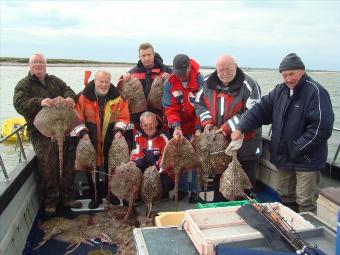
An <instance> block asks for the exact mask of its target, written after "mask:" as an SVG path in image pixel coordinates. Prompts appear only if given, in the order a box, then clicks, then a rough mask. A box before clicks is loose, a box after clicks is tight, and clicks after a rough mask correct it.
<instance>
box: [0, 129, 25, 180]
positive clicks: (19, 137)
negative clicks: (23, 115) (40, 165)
mask: <svg viewBox="0 0 340 255" xmlns="http://www.w3.org/2000/svg"><path fill="white" fill-rule="evenodd" d="M26 126H27V123H26V124H24V125H20V126H19V127H18V128H16V129H15V130H13V131H12V132H11V133H9V134H8V135H6V136H5V137H3V138H1V139H0V144H1V143H3V142H5V141H7V140H8V139H9V138H10V137H11V136H13V135H16V138H17V140H16V145H15V148H17V146H18V145H19V148H20V156H19V163H20V162H21V155H22V157H23V158H24V160H25V161H26V162H27V157H26V154H25V150H24V146H23V145H22V140H23V137H24V131H25V127H26ZM0 167H1V170H2V172H3V174H4V176H5V180H6V182H10V181H11V178H10V177H9V175H8V173H7V170H6V167H5V164H4V161H3V160H2V157H1V154H0Z"/></svg>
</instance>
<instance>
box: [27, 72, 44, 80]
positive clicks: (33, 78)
mask: <svg viewBox="0 0 340 255" xmlns="http://www.w3.org/2000/svg"><path fill="white" fill-rule="evenodd" d="M27 76H28V79H30V80H32V81H39V82H40V80H39V79H38V77H37V76H36V75H35V74H33V75H32V74H31V72H30V71H28V75H27ZM48 78H49V75H48V74H47V73H46V74H45V78H44V80H46V79H48Z"/></svg>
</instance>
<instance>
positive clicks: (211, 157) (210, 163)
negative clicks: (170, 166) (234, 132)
mask: <svg viewBox="0 0 340 255" xmlns="http://www.w3.org/2000/svg"><path fill="white" fill-rule="evenodd" d="M192 144H193V146H194V148H195V151H196V153H197V156H198V159H199V161H200V167H201V169H202V174H203V185H204V199H205V200H207V187H208V178H209V175H212V174H222V173H223V171H224V170H225V169H226V168H227V167H228V164H229V163H230V162H231V157H230V156H228V155H226V154H225V153H224V150H225V149H226V148H227V147H228V144H229V143H228V141H227V139H226V138H225V136H224V135H223V134H221V133H216V132H215V130H211V131H210V132H209V133H207V132H203V133H202V134H201V135H200V136H199V137H195V139H194V141H193V143H192ZM216 152H222V153H216Z"/></svg>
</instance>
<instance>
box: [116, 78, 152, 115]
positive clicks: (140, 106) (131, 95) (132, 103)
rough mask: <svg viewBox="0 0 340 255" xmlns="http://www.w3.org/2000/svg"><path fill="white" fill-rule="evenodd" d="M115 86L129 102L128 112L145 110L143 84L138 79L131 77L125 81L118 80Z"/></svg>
mask: <svg viewBox="0 0 340 255" xmlns="http://www.w3.org/2000/svg"><path fill="white" fill-rule="evenodd" d="M117 87H118V90H119V91H120V93H121V94H122V96H123V97H124V98H126V99H127V101H128V102H129V110H130V113H138V112H143V111H145V110H146V99H145V95H144V91H143V85H142V83H141V82H140V81H139V80H138V79H136V78H131V79H130V80H128V81H127V82H120V83H119V84H118V86H117Z"/></svg>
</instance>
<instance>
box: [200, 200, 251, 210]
mask: <svg viewBox="0 0 340 255" xmlns="http://www.w3.org/2000/svg"><path fill="white" fill-rule="evenodd" d="M246 204H248V200H239V201H228V202H216V203H206V204H202V203H197V206H196V207H197V209H203V208H217V207H228V206H240V205H246Z"/></svg>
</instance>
